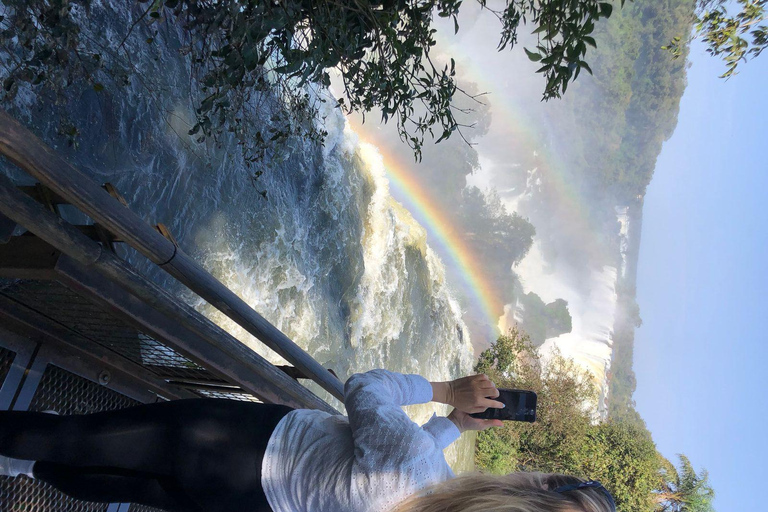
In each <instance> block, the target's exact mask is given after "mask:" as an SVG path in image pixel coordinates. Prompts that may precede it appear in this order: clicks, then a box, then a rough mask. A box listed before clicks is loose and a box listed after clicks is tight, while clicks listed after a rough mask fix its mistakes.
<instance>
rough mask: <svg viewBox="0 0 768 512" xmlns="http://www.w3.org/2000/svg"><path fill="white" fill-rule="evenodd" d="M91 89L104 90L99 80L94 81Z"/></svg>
mask: <svg viewBox="0 0 768 512" xmlns="http://www.w3.org/2000/svg"><path fill="white" fill-rule="evenodd" d="M93 90H94V91H96V92H101V91H103V90H104V84H100V83H99V82H96V83H95V84H93Z"/></svg>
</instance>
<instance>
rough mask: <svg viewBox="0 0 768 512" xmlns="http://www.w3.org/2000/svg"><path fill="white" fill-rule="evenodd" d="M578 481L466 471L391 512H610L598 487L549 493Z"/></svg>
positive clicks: (527, 474)
mask: <svg viewBox="0 0 768 512" xmlns="http://www.w3.org/2000/svg"><path fill="white" fill-rule="evenodd" d="M581 482H584V480H582V479H580V478H576V477H573V476H567V475H557V474H547V473H510V474H508V475H503V476H499V475H484V474H470V475H465V476H460V477H458V478H454V479H452V480H448V481H446V482H443V483H441V484H438V485H435V486H432V487H429V488H427V489H424V490H423V491H421V492H419V493H417V494H415V495H413V496H411V497H409V498H408V499H407V500H405V501H404V502H403V503H401V504H400V505H399V506H398V507H396V508H395V509H394V510H393V511H392V512H611V506H610V505H609V503H608V500H607V499H606V498H605V496H604V495H603V494H602V492H601V491H600V490H598V489H594V488H584V489H578V490H574V491H568V492H562V493H557V492H553V489H557V488H558V487H561V486H563V485H568V484H577V483H581Z"/></svg>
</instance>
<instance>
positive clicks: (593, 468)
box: [579, 421, 661, 512]
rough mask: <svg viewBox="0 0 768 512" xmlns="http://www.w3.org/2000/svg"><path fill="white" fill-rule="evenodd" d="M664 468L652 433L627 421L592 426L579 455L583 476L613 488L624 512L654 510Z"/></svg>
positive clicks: (612, 491) (617, 504) (618, 504)
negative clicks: (661, 472) (655, 492)
mask: <svg viewBox="0 0 768 512" xmlns="http://www.w3.org/2000/svg"><path fill="white" fill-rule="evenodd" d="M660 465H661V458H660V456H659V454H658V452H657V451H656V446H655V445H654V443H653V440H652V439H651V435H650V433H649V432H648V430H646V429H645V428H641V427H639V426H637V425H632V424H630V423H625V422H614V421H608V422H605V423H600V424H597V425H592V426H591V427H590V428H589V431H588V432H587V435H586V439H585V442H584V443H583V444H582V447H581V451H580V453H579V469H580V471H581V474H583V475H588V476H589V478H594V479H595V480H599V481H600V482H602V483H603V484H604V485H605V486H606V488H608V489H610V491H611V494H613V497H614V499H615V500H616V506H617V510H621V511H623V512H647V511H650V510H652V509H653V504H654V491H655V490H656V489H657V488H658V485H659V481H660V478H659V471H660V470H659V467H660Z"/></svg>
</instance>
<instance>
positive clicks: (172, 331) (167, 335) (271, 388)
mask: <svg viewBox="0 0 768 512" xmlns="http://www.w3.org/2000/svg"><path fill="white" fill-rule="evenodd" d="M102 256H103V257H105V258H109V259H110V260H111V261H113V263H117V262H118V261H120V260H118V259H117V258H114V260H112V257H111V253H107V252H105V253H103V255H102ZM123 265H124V264H123ZM95 266H96V267H97V268H99V266H98V265H95ZM56 272H57V274H58V276H59V277H58V279H59V281H61V282H62V283H63V284H65V285H66V286H68V287H70V288H72V289H73V290H74V291H76V292H77V293H79V294H82V295H86V296H89V297H91V298H93V299H94V300H97V301H98V302H99V303H102V304H104V305H105V306H106V307H108V309H109V310H110V311H111V312H112V313H113V314H116V315H117V316H119V317H120V318H122V319H123V320H124V321H126V322H128V323H130V324H131V325H134V326H136V327H137V328H139V329H140V330H141V331H143V332H145V333H147V334H149V335H150V336H152V337H153V338H155V339H157V340H159V341H161V342H163V343H165V344H167V345H168V346H169V347H171V348H173V349H174V350H176V351H178V352H179V353H180V354H182V355H184V356H185V357H187V358H189V359H190V360H192V361H194V362H196V363H198V364H200V365H201V366H203V367H205V368H208V369H213V370H214V371H215V372H216V373H218V374H219V375H221V376H222V377H223V378H224V380H229V381H231V382H233V383H236V384H237V385H239V386H240V387H241V388H243V389H244V390H245V391H247V392H249V393H252V394H253V395H254V396H256V397H258V398H259V399H260V400H262V401H264V402H268V403H280V404H284V405H288V406H291V407H295V408H303V407H308V406H309V407H314V408H322V409H324V410H328V409H330V410H333V409H332V408H330V406H328V405H327V404H325V402H322V401H320V400H319V399H317V398H316V397H314V395H312V394H311V393H310V392H309V391H308V390H307V389H306V388H304V387H302V386H301V385H299V384H297V383H296V382H295V381H293V380H292V379H290V377H288V376H287V375H285V374H284V373H283V372H281V371H280V370H278V369H277V368H275V367H274V366H272V365H271V364H270V363H269V362H268V361H266V360H265V359H263V358H261V356H259V355H258V354H256V353H255V352H253V351H252V350H250V349H248V348H247V347H245V346H244V345H242V344H241V343H240V342H239V341H237V340H236V339H235V338H232V336H231V335H229V334H227V333H226V331H223V330H222V329H220V328H218V327H215V326H214V324H212V323H211V322H210V321H209V320H207V319H206V318H204V317H203V316H202V315H200V313H198V312H197V311H195V310H194V309H192V308H189V307H188V306H187V307H179V304H178V303H175V302H176V301H171V299H170V295H169V294H167V292H165V291H164V290H161V289H159V288H155V289H153V288H150V287H147V288H146V289H145V292H146V293H144V295H145V296H146V294H147V293H149V294H151V295H152V296H153V303H152V304H147V303H146V302H144V300H142V299H143V298H144V297H142V298H140V297H137V296H135V295H133V294H131V293H128V292H127V291H126V290H125V289H124V288H122V287H121V286H119V285H117V284H116V283H114V282H112V280H110V279H104V276H103V275H98V274H96V273H94V272H93V271H89V269H87V268H85V267H83V266H82V265H80V264H79V263H77V262H76V261H75V260H74V259H72V258H70V257H68V256H66V255H63V256H62V257H61V258H60V260H59V262H58V263H57V265H56ZM133 278H134V279H136V278H138V279H140V280H141V282H142V283H143V285H144V286H148V285H150V284H151V283H149V281H146V280H145V279H144V278H143V277H139V276H138V275H136V274H133ZM153 286H154V285H153ZM134 291H136V290H135V289H134ZM168 312H171V315H170V316H166V313H168ZM190 324H192V325H195V324H199V325H207V327H205V334H206V335H205V337H202V336H200V333H198V332H195V331H193V330H190V329H189V326H190ZM225 340H226V341H225ZM222 342H225V343H226V344H227V346H230V347H242V349H244V350H239V351H238V353H239V356H238V357H232V356H228V355H226V354H224V353H222V352H221V350H220V348H219V347H221V346H222ZM243 361H249V362H250V368H249V366H246V365H245V364H243Z"/></svg>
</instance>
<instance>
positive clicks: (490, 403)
mask: <svg viewBox="0 0 768 512" xmlns="http://www.w3.org/2000/svg"><path fill="white" fill-rule="evenodd" d="M432 396H433V400H434V401H436V402H442V403H444V404H448V405H451V406H453V407H455V408H456V409H458V410H459V411H461V412H465V413H468V414H474V413H477V412H483V411H485V410H486V409H487V408H489V407H493V408H496V409H503V408H504V404H503V403H502V402H499V401H496V400H491V398H497V397H498V396H499V390H498V389H496V386H494V385H493V382H491V379H489V378H488V376H487V375H483V374H480V375H471V376H469V377H462V378H461V379H456V380H453V381H450V382H433V383H432Z"/></svg>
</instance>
